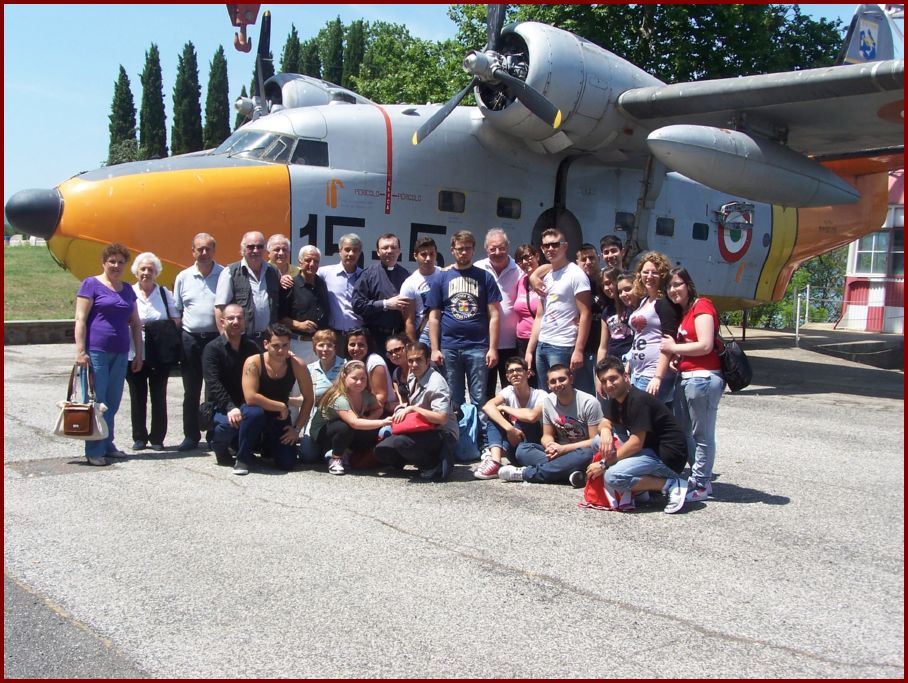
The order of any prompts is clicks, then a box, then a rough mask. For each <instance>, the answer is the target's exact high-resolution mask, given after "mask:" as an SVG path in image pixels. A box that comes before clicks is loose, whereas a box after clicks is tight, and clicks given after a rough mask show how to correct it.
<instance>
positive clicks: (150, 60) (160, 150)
mask: <svg viewBox="0 0 908 683" xmlns="http://www.w3.org/2000/svg"><path fill="white" fill-rule="evenodd" d="M141 81H142V104H141V106H140V108H139V158H141V159H163V158H164V157H166V156H167V116H166V115H165V114H164V81H163V79H162V77H161V55H160V54H159V53H158V46H157V45H155V44H154V43H152V44H151V47H150V48H149V49H148V51H147V52H146V53H145V68H144V69H142V76H141Z"/></svg>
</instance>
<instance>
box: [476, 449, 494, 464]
mask: <svg viewBox="0 0 908 683" xmlns="http://www.w3.org/2000/svg"><path fill="white" fill-rule="evenodd" d="M491 457H492V448H491V446H486V447H485V448H483V449H482V453H480V454H479V460H480V462H481V461H483V460H488V459H489V458H491Z"/></svg>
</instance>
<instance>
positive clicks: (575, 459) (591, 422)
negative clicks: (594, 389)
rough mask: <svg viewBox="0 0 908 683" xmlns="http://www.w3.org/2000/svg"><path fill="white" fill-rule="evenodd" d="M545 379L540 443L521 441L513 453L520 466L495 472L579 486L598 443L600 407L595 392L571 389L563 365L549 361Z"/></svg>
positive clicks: (506, 477)
mask: <svg viewBox="0 0 908 683" xmlns="http://www.w3.org/2000/svg"><path fill="white" fill-rule="evenodd" d="M547 381H548V387H549V391H551V393H550V394H549V395H548V396H546V397H545V401H544V402H543V407H542V439H541V444H538V443H528V442H526V441H525V442H523V443H521V444H520V445H519V446H518V447H517V452H516V453H515V454H514V457H515V458H516V459H517V462H518V463H519V465H520V467H515V466H514V465H505V466H504V467H502V468H501V469H500V470H498V476H499V478H501V479H504V480H505V481H530V482H533V483H539V484H552V483H555V482H562V481H563V482H566V481H570V482H571V484H572V485H574V486H576V487H579V486H582V485H583V482H584V480H585V476H584V472H585V470H586V468H587V467H588V466H589V464H590V463H591V462H592V461H593V455H594V454H595V453H596V449H597V447H598V432H599V423H600V422H602V409H601V408H600V407H599V401H597V400H596V397H595V396H591V395H590V394H587V393H586V392H583V391H577V390H576V389H574V385H573V377H572V375H571V371H570V369H569V368H568V367H567V366H565V365H561V364H558V365H553V366H552V367H551V368H549V372H548V376H547Z"/></svg>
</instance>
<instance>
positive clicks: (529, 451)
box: [515, 441, 597, 484]
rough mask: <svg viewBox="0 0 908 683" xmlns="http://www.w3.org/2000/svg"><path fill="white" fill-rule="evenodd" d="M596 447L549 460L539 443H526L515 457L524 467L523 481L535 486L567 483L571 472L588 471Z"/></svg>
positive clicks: (576, 450)
mask: <svg viewBox="0 0 908 683" xmlns="http://www.w3.org/2000/svg"><path fill="white" fill-rule="evenodd" d="M596 450H597V449H596V447H595V446H588V447H587V448H577V449H575V450H573V451H571V452H570V453H565V454H564V455H562V456H560V457H557V458H555V459H554V460H549V459H548V457H546V454H545V450H544V449H543V448H542V446H540V445H539V444H538V443H530V442H529V441H524V442H523V443H521V444H520V445H519V446H517V453H515V457H516V458H517V462H518V463H519V464H520V466H521V467H523V480H524V481H531V482H533V483H535V484H554V483H557V482H560V481H567V480H568V478H569V477H570V476H571V472H574V471H575V470H580V471H584V472H585V471H586V468H587V467H588V466H589V464H590V463H591V462H592V461H593V456H594V455H595V454H596Z"/></svg>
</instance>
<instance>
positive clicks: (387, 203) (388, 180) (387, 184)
mask: <svg viewBox="0 0 908 683" xmlns="http://www.w3.org/2000/svg"><path fill="white" fill-rule="evenodd" d="M375 108H376V109H378V110H379V111H380V112H381V115H382V116H383V117H385V145H386V149H387V155H388V168H387V172H386V175H385V213H386V214H389V213H391V178H392V173H391V171H392V170H393V165H392V163H391V151H392V141H391V117H390V116H388V112H386V111H385V110H384V109H382V108H381V106H379V105H377V104H376V105H375Z"/></svg>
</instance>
